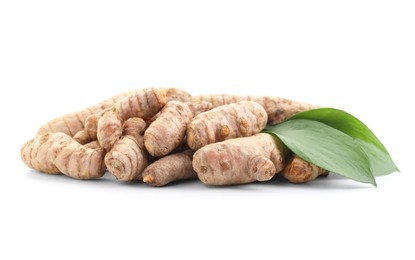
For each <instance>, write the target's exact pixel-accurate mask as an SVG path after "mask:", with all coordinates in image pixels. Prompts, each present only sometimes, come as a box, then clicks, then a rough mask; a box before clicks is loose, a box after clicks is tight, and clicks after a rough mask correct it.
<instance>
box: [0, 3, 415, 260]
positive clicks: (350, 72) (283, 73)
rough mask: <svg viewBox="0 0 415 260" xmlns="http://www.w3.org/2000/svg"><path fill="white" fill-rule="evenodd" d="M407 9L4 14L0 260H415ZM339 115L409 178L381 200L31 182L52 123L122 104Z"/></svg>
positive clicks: (109, 8) (185, 8)
mask: <svg viewBox="0 0 415 260" xmlns="http://www.w3.org/2000/svg"><path fill="white" fill-rule="evenodd" d="M414 14H415V8H414V5H413V1H362V0H359V1H224V0H221V1H203V2H202V1H142V2H140V1H131V2H129V1H114V2H110V1H96V2H93V1H86V0H82V1H26V2H24V1H17V0H13V1H1V2H0V89H1V90H0V91H1V94H0V95H1V102H0V105H1V110H0V111H1V112H0V113H1V128H0V129H1V130H0V131H1V149H0V155H1V157H0V158H1V159H0V160H1V168H0V176H1V180H0V211H1V212H0V240H1V241H0V259H140V258H141V259H150V258H157V257H160V258H164V259H166V258H179V257H180V258H183V259H217V258H225V257H226V258H229V259H238V258H250V259H332V258H334V259H364V258H367V259H369V258H370V259H376V258H379V257H384V258H385V259H414V257H415V253H414V250H413V241H414V240H415V237H414V234H415V224H414V222H415V214H414V211H413V209H414V202H413V198H414V197H415V196H414V195H415V191H414V190H415V188H414V183H415V177H414V170H413V162H414V148H413V147H414V145H415V143H414V141H413V133H414V128H413V120H414V119H413V118H414V117H413V111H414V108H413V99H414V95H413V94H410V92H409V89H413V87H414V85H415V15H414ZM152 86H176V87H180V88H183V89H185V90H187V91H189V92H191V93H193V94H198V93H235V94H268V95H277V96H282V97H287V98H292V99H295V100H300V101H304V102H309V103H315V104H320V105H324V106H331V107H336V108H341V109H344V110H346V111H348V112H350V113H352V114H354V115H355V116H357V117H358V118H360V119H361V120H362V121H364V122H365V123H366V124H367V125H368V126H369V127H370V128H371V129H372V130H373V131H374V132H375V133H376V134H377V136H378V137H379V138H380V140H382V141H383V143H384V144H385V146H386V147H387V148H388V149H389V151H390V153H391V155H392V157H393V158H394V160H395V162H396V164H397V165H398V167H399V168H400V170H401V172H400V173H395V174H392V175H389V176H386V177H382V178H378V179H377V182H378V186H379V187H378V188H374V187H371V186H369V185H365V184H360V183H356V182H353V181H350V180H347V179H344V178H341V177H338V176H335V175H331V176H329V177H328V178H325V179H319V180H317V181H315V182H313V183H309V184H305V185H293V184H289V183H286V182H276V181H271V182H268V183H258V184H250V185H242V186H235V187H220V188H216V187H208V186H205V185H203V184H201V183H198V182H184V183H179V184H176V185H171V186H168V187H165V188H151V187H147V186H145V185H144V184H141V183H138V184H136V183H135V184H123V183H118V182H116V181H115V180H114V179H112V178H111V177H110V176H106V177H104V178H103V179H102V180H96V181H77V180H73V179H70V178H68V177H65V176H48V175H45V174H41V173H37V172H35V171H32V170H30V169H28V168H27V167H26V166H25V165H24V164H23V163H22V162H21V160H20V155H19V150H20V146H21V145H22V144H23V143H24V142H25V141H26V140H28V139H30V138H32V137H33V136H34V134H35V133H36V131H37V129H38V127H39V126H40V125H42V124H43V123H44V122H46V121H48V120H49V119H51V118H54V117H55V116H58V115H61V114H63V113H67V112H72V111H74V110H77V109H81V108H83V107H85V106H88V105H92V104H94V103H96V102H99V101H100V100H102V99H105V98H107V97H109V96H112V95H114V94H116V93H118V92H122V91H124V90H130V89H134V88H142V87H152Z"/></svg>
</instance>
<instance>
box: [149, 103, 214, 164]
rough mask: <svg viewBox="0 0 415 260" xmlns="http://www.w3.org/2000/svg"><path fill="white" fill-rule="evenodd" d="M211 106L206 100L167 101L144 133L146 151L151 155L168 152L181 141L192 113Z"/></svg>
mask: <svg viewBox="0 0 415 260" xmlns="http://www.w3.org/2000/svg"><path fill="white" fill-rule="evenodd" d="M211 108H212V105H211V104H210V103H208V102H199V103H197V104H193V103H183V102H180V101H169V102H168V103H167V105H166V106H165V107H164V108H163V109H162V110H161V112H160V114H159V116H158V117H157V118H156V119H155V120H154V122H152V123H151V124H150V126H149V127H148V129H147V130H146V132H145V133H144V145H145V147H146V149H147V151H148V153H149V154H151V155H152V156H164V155H167V154H169V153H170V152H171V151H173V150H174V149H175V148H176V147H178V146H179V145H180V144H181V143H182V141H183V139H184V137H185V135H186V127H187V125H188V124H189V123H190V121H191V120H192V118H193V116H194V114H195V113H200V112H202V111H207V110H209V109H211Z"/></svg>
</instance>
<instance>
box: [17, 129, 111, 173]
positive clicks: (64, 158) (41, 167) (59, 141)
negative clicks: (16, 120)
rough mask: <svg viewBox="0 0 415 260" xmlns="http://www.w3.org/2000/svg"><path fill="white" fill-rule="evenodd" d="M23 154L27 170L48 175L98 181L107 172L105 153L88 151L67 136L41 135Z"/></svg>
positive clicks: (32, 141) (23, 149)
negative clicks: (30, 169) (61, 175)
mask: <svg viewBox="0 0 415 260" xmlns="http://www.w3.org/2000/svg"><path fill="white" fill-rule="evenodd" d="M20 154H21V157H22V159H23V162H24V163H25V164H26V165H27V166H29V167H30V168H32V169H35V170H38V171H41V172H44V173H49V174H59V173H63V174H65V175H67V176H70V177H72V178H76V179H95V178H99V177H101V176H103V175H104V172H105V167H104V163H103V160H104V155H105V152H104V150H103V149H100V148H98V149H91V148H87V147H85V146H83V145H81V144H79V143H78V142H76V141H75V140H73V138H72V137H70V136H68V135H67V134H64V133H46V134H41V135H38V136H37V137H36V138H34V139H32V140H30V141H28V142H26V143H25V144H24V145H23V146H22V148H21V151H20Z"/></svg>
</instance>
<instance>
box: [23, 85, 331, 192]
mask: <svg viewBox="0 0 415 260" xmlns="http://www.w3.org/2000/svg"><path fill="white" fill-rule="evenodd" d="M213 107H215V108H213ZM212 108H213V109H212ZM313 108H317V106H314V105H310V104H305V103H300V102H295V101H291V100H288V99H283V98H278V97H260V96H235V95H203V96H196V97H192V96H191V95H190V94H189V93H187V92H185V91H183V90H180V89H176V88H147V89H141V90H136V91H131V92H127V93H122V94H120V95H117V96H114V97H112V98H110V99H108V100H105V101H103V102H102V103H100V104H98V105H95V106H92V107H88V108H86V109H84V110H81V111H78V112H74V113H71V114H67V115H64V116H62V117H59V118H55V119H53V120H51V121H49V122H48V123H47V124H45V125H44V126H42V127H41V128H40V129H39V132H38V135H37V136H36V137H35V138H34V139H32V140H29V141H28V142H26V143H25V144H24V145H23V147H22V148H21V157H22V159H23V161H24V163H25V164H26V165H27V166H29V167H30V168H33V169H36V170H38V171H42V172H45V173H48V174H60V173H63V174H65V175H68V176H70V177H73V178H77V179H93V178H99V177H101V176H103V175H104V172H105V169H106V168H107V169H108V171H109V172H110V173H111V174H112V175H114V176H115V177H116V178H117V180H119V181H135V180H143V181H144V182H146V183H147V184H149V185H151V186H163V185H166V184H168V183H170V182H174V181H177V180H183V179H190V178H197V177H198V178H199V179H200V180H201V181H202V182H203V183H205V184H209V185H233V184H243V183H249V182H254V181H267V180H270V179H271V178H272V177H273V176H274V175H275V174H277V173H279V172H281V171H282V175H283V176H284V177H285V178H286V179H287V180H289V181H290V182H293V183H302V182H307V181H311V180H314V179H316V178H317V177H318V176H321V175H327V171H326V170H324V169H321V168H319V167H317V166H315V165H313V164H311V163H308V162H306V161H304V160H302V159H300V158H299V157H298V156H296V155H293V156H292V157H291V158H290V160H289V161H288V163H287V165H285V163H286V156H287V153H286V148H285V146H284V145H283V144H282V143H281V141H278V140H277V139H274V137H273V136H271V135H269V134H265V133H259V132H260V131H261V130H262V129H263V128H264V127H265V126H266V124H267V122H268V123H270V124H277V123H281V122H283V121H285V120H286V119H288V118H289V117H291V116H293V115H294V114H296V113H298V112H301V111H305V110H309V109H313ZM72 136H73V137H72ZM189 148H190V149H189ZM194 151H196V152H194ZM147 152H148V153H149V154H147ZM172 152H173V154H172ZM160 156H164V157H162V158H160V159H158V160H157V158H156V157H160ZM150 163H151V164H150ZM149 164H150V165H149Z"/></svg>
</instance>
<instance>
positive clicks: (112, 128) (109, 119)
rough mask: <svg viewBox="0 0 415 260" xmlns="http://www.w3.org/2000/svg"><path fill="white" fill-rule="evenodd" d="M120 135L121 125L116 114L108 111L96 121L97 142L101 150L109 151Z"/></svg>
mask: <svg viewBox="0 0 415 260" xmlns="http://www.w3.org/2000/svg"><path fill="white" fill-rule="evenodd" d="M121 135H122V123H121V119H120V118H119V117H118V116H117V114H116V113H115V112H114V111H112V110H110V111H107V112H105V113H104V115H103V116H102V117H101V118H100V119H99V120H98V127H97V140H98V142H99V144H100V146H101V147H102V148H104V149H105V150H107V151H109V150H110V149H111V148H112V146H113V145H114V144H115V142H117V141H118V140H119V139H120V137H121Z"/></svg>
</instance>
